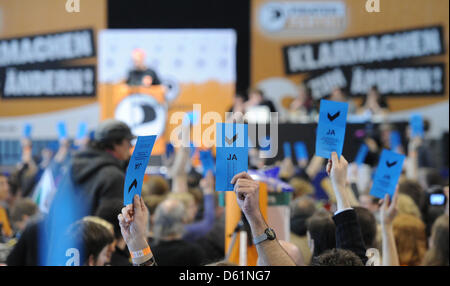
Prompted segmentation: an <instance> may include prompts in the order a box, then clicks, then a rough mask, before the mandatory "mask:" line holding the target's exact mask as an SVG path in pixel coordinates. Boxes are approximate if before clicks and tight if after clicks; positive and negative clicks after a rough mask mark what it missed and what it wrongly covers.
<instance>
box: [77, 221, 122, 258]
mask: <svg viewBox="0 0 450 286" xmlns="http://www.w3.org/2000/svg"><path fill="white" fill-rule="evenodd" d="M69 235H70V236H71V237H72V239H75V240H76V241H80V244H81V248H82V249H83V251H81V252H80V263H82V265H87V264H88V261H89V257H90V256H91V255H92V256H93V257H94V260H97V258H98V256H99V254H100V252H101V251H102V250H103V248H105V246H107V245H108V244H111V243H112V242H113V241H114V237H113V235H112V234H111V232H110V231H109V230H108V229H107V228H106V227H104V226H103V225H101V224H99V223H96V222H93V221H89V220H79V221H77V222H75V223H74V224H72V225H71V226H70V228H69Z"/></svg>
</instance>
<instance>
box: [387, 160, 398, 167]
mask: <svg viewBox="0 0 450 286" xmlns="http://www.w3.org/2000/svg"><path fill="white" fill-rule="evenodd" d="M395 164H397V161H394V162H392V163H391V162H389V161H386V166H388V168H390V167H392V166H394V165H395Z"/></svg>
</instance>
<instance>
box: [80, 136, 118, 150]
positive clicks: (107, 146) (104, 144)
mask: <svg viewBox="0 0 450 286" xmlns="http://www.w3.org/2000/svg"><path fill="white" fill-rule="evenodd" d="M124 139H126V137H123V138H116V139H111V140H107V141H106V140H103V141H95V140H91V141H89V143H88V145H89V147H91V148H93V149H97V150H101V151H104V150H113V149H114V145H120V144H122V142H123V140H124Z"/></svg>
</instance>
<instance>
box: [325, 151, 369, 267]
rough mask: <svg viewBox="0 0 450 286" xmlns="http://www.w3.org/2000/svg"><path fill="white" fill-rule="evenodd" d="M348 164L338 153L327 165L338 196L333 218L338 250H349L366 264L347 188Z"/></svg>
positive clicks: (359, 229)
mask: <svg viewBox="0 0 450 286" xmlns="http://www.w3.org/2000/svg"><path fill="white" fill-rule="evenodd" d="M347 167H348V163H347V160H345V158H344V156H342V155H341V158H338V156H337V154H336V152H333V153H332V154H331V160H329V161H328V164H327V173H328V175H329V176H330V178H331V184H332V186H333V191H334V193H335V195H336V202H337V211H336V213H335V214H334V216H333V220H334V223H335V224H336V248H342V249H348V250H350V251H353V252H354V253H355V254H356V255H358V256H359V257H360V258H361V260H362V262H363V264H365V263H366V261H367V257H366V247H365V246H364V240H363V237H362V233H361V228H360V226H359V223H358V220H357V217H356V213H355V211H354V210H353V209H352V208H351V204H350V194H349V192H350V190H349V189H348V188H347V187H346V182H347Z"/></svg>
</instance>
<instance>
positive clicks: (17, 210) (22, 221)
mask: <svg viewBox="0 0 450 286" xmlns="http://www.w3.org/2000/svg"><path fill="white" fill-rule="evenodd" d="M38 212H39V209H38V206H37V205H36V204H35V203H34V202H33V201H32V200H31V199H28V198H24V199H19V200H18V201H16V203H15V204H14V207H13V208H12V210H11V223H12V227H13V229H14V233H15V234H14V236H15V237H16V238H19V237H20V235H21V234H22V232H23V231H24V230H25V227H26V226H27V223H28V221H29V220H30V219H32V218H33V217H34V216H35V215H36V214H38Z"/></svg>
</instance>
